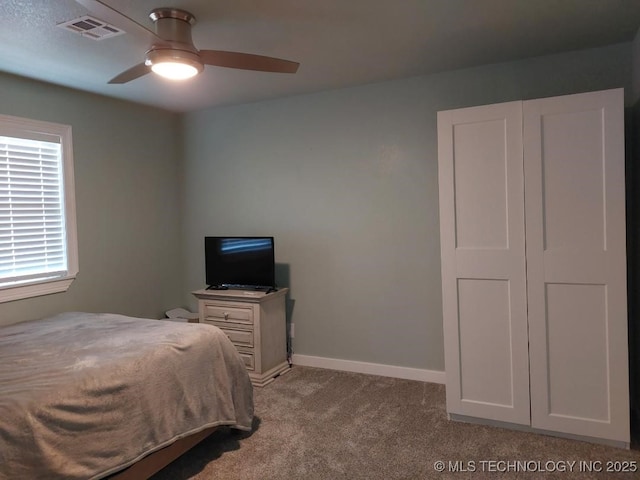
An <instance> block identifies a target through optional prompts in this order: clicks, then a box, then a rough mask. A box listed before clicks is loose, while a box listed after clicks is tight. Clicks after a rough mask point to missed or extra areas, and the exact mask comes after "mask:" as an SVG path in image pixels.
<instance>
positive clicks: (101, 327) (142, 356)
mask: <svg viewBox="0 0 640 480" xmlns="http://www.w3.org/2000/svg"><path fill="white" fill-rule="evenodd" d="M252 419H253V390H252V387H251V382H250V380H249V377H248V374H247V372H246V369H245V367H244V364H243V362H242V360H241V359H240V357H239V355H238V353H237V351H236V349H235V348H234V347H233V345H232V344H231V342H230V341H229V340H228V338H227V337H226V335H224V333H222V331H221V330H219V329H217V328H216V327H213V326H210V325H203V324H188V323H177V322H168V321H161V320H150V319H140V318H132V317H125V316H121V315H113V314H87V313H65V314H61V315H57V316H54V317H50V318H47V319H43V320H37V321H32V322H24V323H19V324H15V325H10V326H6V327H1V328H0V479H3V480H4V479H16V478H29V479H47V480H49V479H55V478H65V479H99V478H106V477H111V476H113V475H119V476H120V477H121V478H127V476H129V477H131V478H145V477H148V476H149V475H151V474H152V473H154V472H155V471H157V470H158V469H159V468H162V466H164V464H166V463H168V461H170V460H171V459H173V458H175V457H176V456H177V455H179V454H180V453H182V451H183V450H185V449H186V448H189V447H190V446H192V445H193V444H194V443H197V442H198V441H200V440H202V439H204V438H205V437H206V436H207V435H208V434H209V433H211V432H212V431H213V430H214V429H215V428H217V427H220V426H229V427H232V428H236V429H239V430H246V431H248V430H251V423H252ZM167 460H168V461H167ZM148 465H151V467H148ZM138 467H141V468H138ZM114 478H116V477H114Z"/></svg>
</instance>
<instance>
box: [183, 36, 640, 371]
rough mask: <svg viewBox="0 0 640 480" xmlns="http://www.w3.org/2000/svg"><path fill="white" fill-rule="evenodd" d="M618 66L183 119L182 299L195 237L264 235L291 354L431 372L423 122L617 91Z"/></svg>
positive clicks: (403, 88)
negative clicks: (285, 310)
mask: <svg viewBox="0 0 640 480" xmlns="http://www.w3.org/2000/svg"><path fill="white" fill-rule="evenodd" d="M630 58H631V45H630V44H622V45H617V46H612V47H608V48H603V49H597V50H589V51H580V52H574V53H569V54H564V55H555V56H551V57H544V58H536V59H531V60H527V61H520V62H513V63H507V64H499V65H491V66H485V67H480V68H475V69H467V70H461V71H455V72H448V73H443V74H438V75H430V76H424V77H415V78H409V79H403V80H397V81H389V82H385V83H380V84H374V85H368V86H362V87H355V88H347V89H341V90H334V91H328V92H323V93H318V94H312V95H302V96H296V97H290V98H285V99H280V100H274V101H268V102H261V103H255V104H248V105H241V106H236V107H227V108H217V109H210V110H206V111H202V112H197V113H192V114H188V115H186V116H185V118H184V125H183V127H184V138H185V156H184V163H183V172H184V180H185V197H184V204H185V216H184V222H185V223H184V235H185V237H184V242H185V243H184V246H185V252H184V253H185V255H184V257H185V267H186V276H185V279H186V281H185V285H186V286H187V288H188V289H190V290H193V289H197V288H202V287H203V286H204V259H203V256H204V252H203V237H204V236H205V235H274V236H275V237H276V261H277V262H279V263H282V264H286V266H287V267H288V269H289V274H288V276H286V275H283V276H282V277H281V283H282V284H286V286H289V287H290V288H291V299H292V300H293V301H294V302H295V303H294V305H293V311H292V315H291V320H292V321H293V322H294V323H295V335H296V336H295V339H294V351H295V353H297V354H303V355H311V356H319V357H327V358H338V359H345V360H355V361H362V362H372V363H379V364H385V365H395V366H402V367H412V368H419V369H427V370H443V369H444V360H443V340H442V306H441V300H440V295H441V285H440V246H439V219H438V185H437V144H436V112H437V111H438V110H443V109H449V108H454V107H459V106H469V105H476V104H484V103H494V102H499V101H507V100H513V99H520V98H535V97H539V96H549V95H559V94H565V93H573V92H578V91H587V90H597V89H604V88H613V87H626V88H629V87H630V86H631V66H630ZM185 301H189V302H191V306H192V307H194V308H195V302H194V301H193V299H190V298H189V297H188V298H187V300H185Z"/></svg>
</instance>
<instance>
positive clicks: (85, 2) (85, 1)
mask: <svg viewBox="0 0 640 480" xmlns="http://www.w3.org/2000/svg"><path fill="white" fill-rule="evenodd" d="M76 2H77V3H79V4H80V5H82V6H83V7H85V8H86V9H87V10H89V11H90V12H91V13H93V14H94V15H95V16H96V17H98V18H99V19H100V20H103V21H105V22H107V23H110V24H111V25H113V26H114V27H118V28H120V29H122V30H124V31H125V32H127V33H130V34H131V35H133V36H136V37H138V38H140V39H144V41H145V42H146V43H147V44H149V45H150V44H152V43H154V42H162V41H163V40H162V39H161V38H160V37H158V36H157V35H156V34H155V33H154V32H152V31H151V30H149V29H148V28H147V27H145V26H143V25H140V24H139V23H138V22H136V21H135V20H133V19H131V18H129V17H127V16H126V15H124V14H122V13H120V12H119V11H118V10H116V9H114V8H111V7H110V6H109V5H107V4H106V3H102V2H101V1H100V0H76Z"/></svg>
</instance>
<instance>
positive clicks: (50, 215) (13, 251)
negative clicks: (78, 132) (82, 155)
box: [0, 135, 67, 287]
mask: <svg viewBox="0 0 640 480" xmlns="http://www.w3.org/2000/svg"><path fill="white" fill-rule="evenodd" d="M34 136H35V135H34ZM53 139H55V137H53ZM62 165H63V162H62V148H61V144H60V142H59V141H57V142H56V141H43V140H37V139H26V138H16V137H9V136H0V287H1V286H8V285H14V284H17V283H27V282H31V281H34V280H45V279H49V278H56V277H62V276H65V275H66V274H67V251H66V242H65V217H64V212H65V209H64V176H63V168H62Z"/></svg>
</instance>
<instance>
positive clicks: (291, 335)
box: [289, 323, 296, 338]
mask: <svg viewBox="0 0 640 480" xmlns="http://www.w3.org/2000/svg"><path fill="white" fill-rule="evenodd" d="M293 327H294V324H293V323H292V324H291V325H290V327H289V336H290V337H291V338H294V337H295V336H296V332H295V329H294V328H293Z"/></svg>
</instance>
